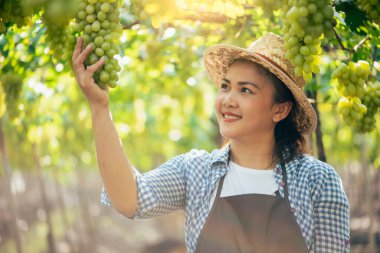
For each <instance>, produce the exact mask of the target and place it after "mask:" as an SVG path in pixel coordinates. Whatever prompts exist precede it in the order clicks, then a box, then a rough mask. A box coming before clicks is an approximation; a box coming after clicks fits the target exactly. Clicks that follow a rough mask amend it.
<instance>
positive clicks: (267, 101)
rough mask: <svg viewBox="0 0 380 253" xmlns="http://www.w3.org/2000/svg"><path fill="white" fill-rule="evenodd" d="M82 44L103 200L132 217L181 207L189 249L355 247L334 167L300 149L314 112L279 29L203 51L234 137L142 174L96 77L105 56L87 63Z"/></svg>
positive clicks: (223, 123)
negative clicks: (132, 160) (128, 152)
mask: <svg viewBox="0 0 380 253" xmlns="http://www.w3.org/2000/svg"><path fill="white" fill-rule="evenodd" d="M82 45H83V41H82V40H81V39H79V40H78V43H77V46H76V49H75V51H74V54H73V65H74V69H75V75H76V79H77V82H78V84H79V86H80V88H81V89H82V91H83V93H84V95H85V96H86V98H87V100H88V102H89V105H90V108H91V112H92V120H93V130H94V135H95V141H96V152H97V158H98V164H99V169H100V173H101V176H102V179H103V182H104V185H105V189H104V191H103V192H102V202H103V203H105V204H106V205H109V206H111V203H112V206H113V207H114V208H115V209H116V210H117V211H119V212H120V213H122V214H124V215H126V216H127V217H129V218H135V219H137V218H139V219H142V218H150V217H153V216H157V215H161V214H164V213H168V212H171V211H174V210H177V209H183V210H185V212H186V221H185V222H186V229H185V240H186V247H187V250H188V252H189V253H193V252H197V253H212V252H215V253H216V252H218V253H223V252H225V253H227V252H228V253H235V252H247V253H253V252H255V253H277V252H282V253H283V252H286V253H304V252H349V203H348V200H347V197H346V195H345V192H344V189H343V187H342V183H341V179H340V177H339V176H338V174H337V173H336V172H335V170H334V169H333V168H332V167H331V166H329V165H328V164H326V163H323V162H321V161H319V160H317V159H315V158H314V157H311V156H309V155H306V154H304V153H303V152H302V150H303V145H304V139H303V136H302V135H303V134H308V133H311V132H312V131H314V129H315V126H316V116H315V112H314V110H313V108H312V106H311V104H310V103H309V101H308V100H307V98H306V97H305V95H304V93H303V92H302V88H303V87H304V85H305V81H304V80H303V79H302V78H300V77H296V76H295V74H294V67H293V66H292V64H291V63H290V62H289V60H287V59H286V58H285V56H284V55H285V50H284V48H283V40H282V38H281V37H280V36H278V35H274V34H271V33H270V34H267V35H265V36H263V37H262V38H260V39H258V40H257V41H255V42H254V43H252V44H251V45H250V47H249V48H248V49H243V48H239V47H235V46H231V45H216V46H213V47H211V48H209V49H208V50H207V51H206V52H205V54H204V63H205V67H206V69H207V71H208V73H209V75H210V77H211V79H212V80H213V82H214V83H215V84H216V85H217V87H218V89H219V90H218V93H217V97H216V101H215V111H216V115H217V119H218V123H219V128H220V133H221V134H222V135H223V136H224V137H225V138H227V139H228V140H229V143H228V145H226V146H225V147H224V148H222V149H220V150H214V151H213V152H211V153H208V152H206V151H203V150H191V151H190V152H188V153H186V154H182V155H179V156H176V157H174V158H172V159H171V160H169V161H168V162H166V163H164V164H162V165H161V166H159V167H158V168H156V169H154V170H152V171H150V172H148V173H145V174H140V173H138V171H137V170H135V169H134V168H133V166H132V165H131V163H130V162H129V160H128V158H127V156H126V155H125V153H124V151H123V148H122V144H121V141H120V139H119V137H118V134H117V131H116V129H115V126H114V123H113V121H112V117H111V113H110V110H109V106H108V105H109V99H108V93H107V91H104V90H101V89H99V88H98V86H97V85H96V84H95V83H94V80H93V78H92V75H93V73H94V72H95V71H96V70H97V69H99V68H100V67H101V65H102V64H103V61H102V60H100V61H99V62H97V63H95V64H94V65H92V66H89V67H87V68H85V67H84V65H83V62H84V60H85V58H86V57H87V56H88V55H89V53H90V51H91V50H92V49H91V48H90V47H87V48H85V49H84V50H82V49H81V48H82Z"/></svg>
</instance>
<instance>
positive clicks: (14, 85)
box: [0, 72, 23, 118]
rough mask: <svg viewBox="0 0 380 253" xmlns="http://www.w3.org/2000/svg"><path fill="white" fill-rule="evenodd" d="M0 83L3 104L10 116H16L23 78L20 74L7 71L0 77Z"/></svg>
mask: <svg viewBox="0 0 380 253" xmlns="http://www.w3.org/2000/svg"><path fill="white" fill-rule="evenodd" d="M0 84H1V86H2V88H3V91H4V92H5V105H6V108H7V111H8V113H9V116H10V117H11V118H13V117H15V116H16V113H17V110H18V107H17V104H16V103H17V100H18V99H19V97H20V93H21V88H22V84H23V79H22V78H21V77H20V75H18V74H16V73H13V72H8V73H5V74H2V75H1V77H0Z"/></svg>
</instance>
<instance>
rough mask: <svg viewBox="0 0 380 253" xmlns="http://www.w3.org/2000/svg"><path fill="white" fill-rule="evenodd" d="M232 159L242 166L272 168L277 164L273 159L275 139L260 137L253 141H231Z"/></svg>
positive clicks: (262, 168)
mask: <svg viewBox="0 0 380 253" xmlns="http://www.w3.org/2000/svg"><path fill="white" fill-rule="evenodd" d="M230 147H231V150H230V159H231V161H233V162H234V163H237V164H239V165H240V166H243V167H247V168H253V169H261V170H266V169H272V168H274V166H276V161H275V160H274V159H273V152H274V147H275V140H274V136H273V138H258V139H257V140H255V141H251V142H241V141H236V140H231V141H230Z"/></svg>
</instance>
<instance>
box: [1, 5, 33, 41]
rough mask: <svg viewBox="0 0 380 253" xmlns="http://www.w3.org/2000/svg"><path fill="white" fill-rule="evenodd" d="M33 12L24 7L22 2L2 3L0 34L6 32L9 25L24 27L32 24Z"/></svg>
mask: <svg viewBox="0 0 380 253" xmlns="http://www.w3.org/2000/svg"><path fill="white" fill-rule="evenodd" d="M32 15H33V11H32V10H31V9H26V8H23V7H22V2H21V0H2V1H0V34H2V33H5V32H6V26H7V24H8V23H14V24H16V25H17V27H19V28H20V27H23V26H25V25H30V24H31V23H32V18H31V16H32Z"/></svg>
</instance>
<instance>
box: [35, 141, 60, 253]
mask: <svg viewBox="0 0 380 253" xmlns="http://www.w3.org/2000/svg"><path fill="white" fill-rule="evenodd" d="M39 158H40V156H39V150H38V146H37V145H36V144H33V159H34V163H35V167H36V174H37V180H38V186H39V187H40V191H41V196H42V202H43V205H44V209H45V212H46V224H47V226H48V233H47V235H46V239H47V244H48V252H49V253H55V252H56V247H55V241H54V234H53V223H52V221H51V213H50V210H51V208H50V203H49V201H48V198H47V194H46V189H45V184H44V180H43V175H42V171H41V164H40V159H39Z"/></svg>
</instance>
